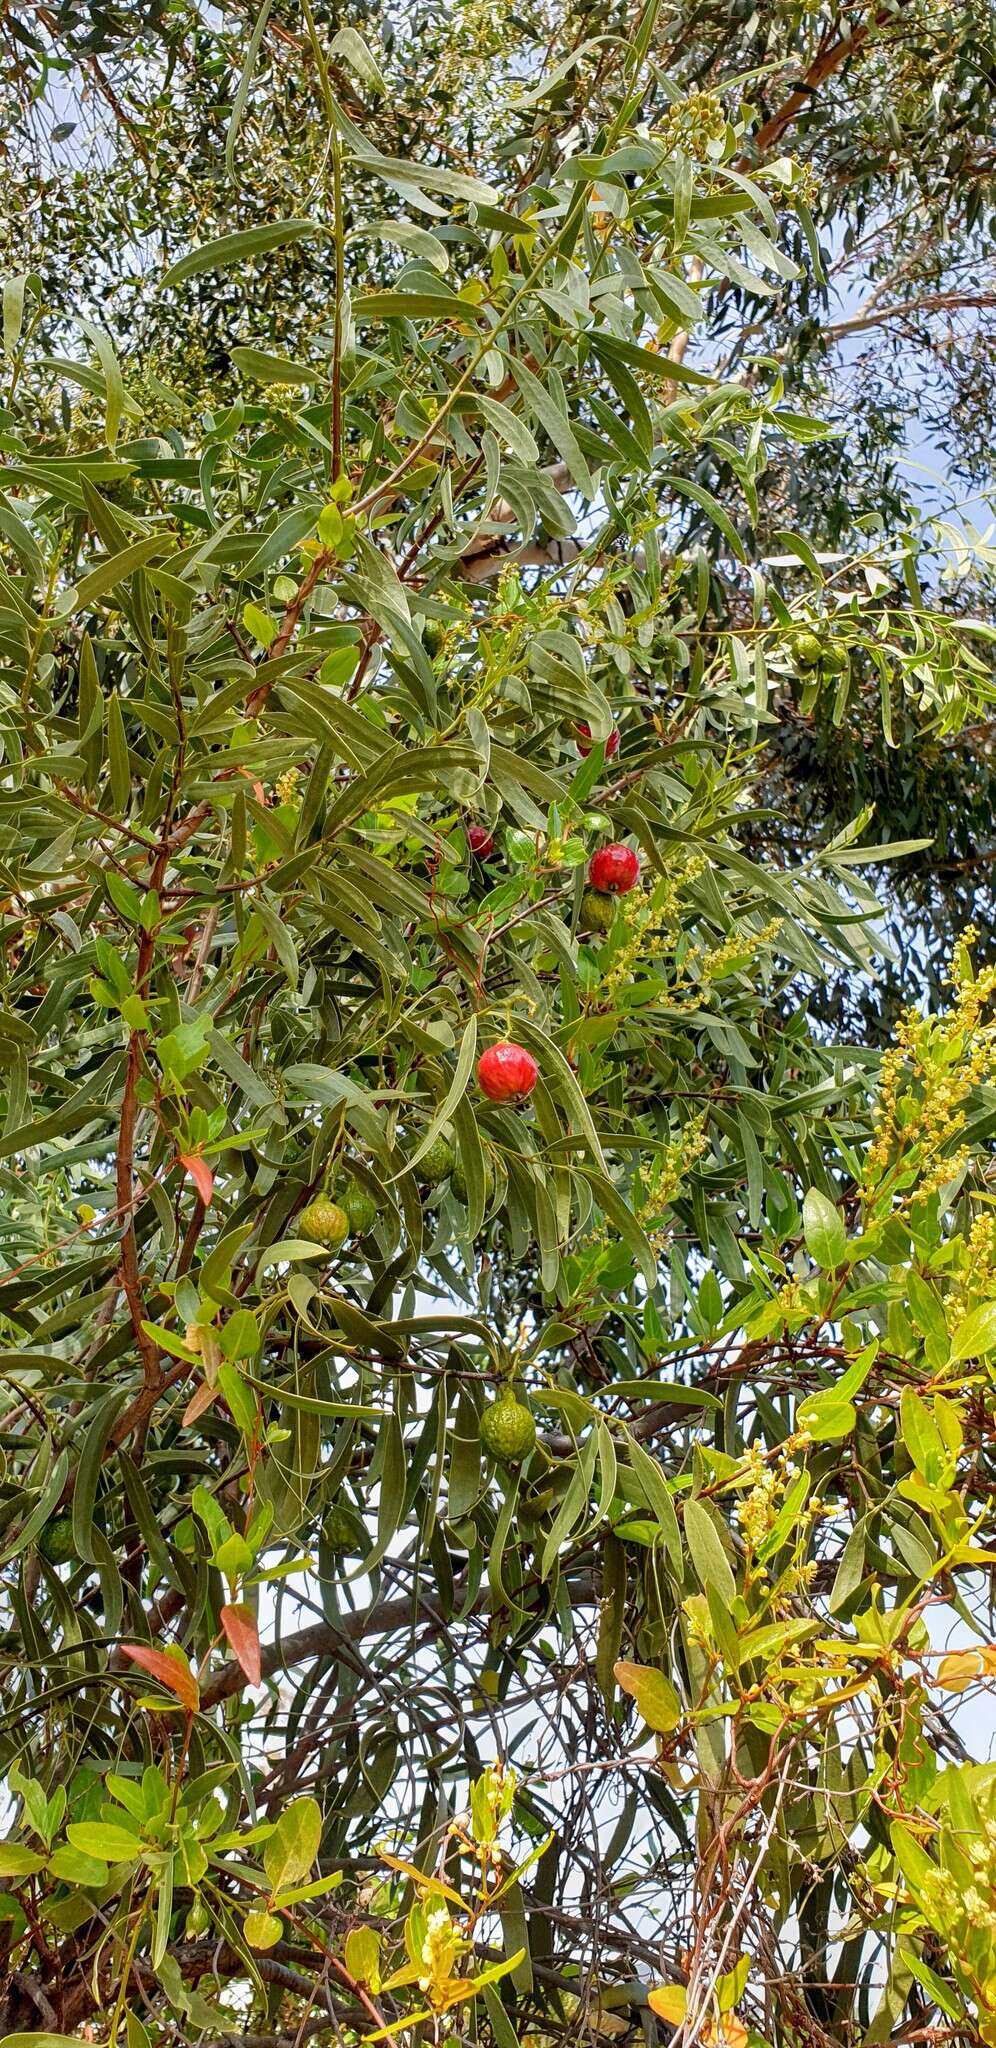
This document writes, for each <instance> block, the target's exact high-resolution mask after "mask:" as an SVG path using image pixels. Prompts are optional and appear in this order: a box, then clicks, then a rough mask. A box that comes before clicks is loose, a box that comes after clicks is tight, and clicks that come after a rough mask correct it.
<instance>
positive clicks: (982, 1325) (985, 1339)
mask: <svg viewBox="0 0 996 2048" xmlns="http://www.w3.org/2000/svg"><path fill="white" fill-rule="evenodd" d="M990 1351H996V1301H984V1302H983V1303H982V1304H981V1306H980V1307H979V1308H973V1309H972V1310H971V1311H970V1313H969V1314H968V1315H967V1316H966V1317H965V1318H964V1320H963V1321H962V1322H960V1323H959V1325H958V1328H957V1329H956V1331H955V1333H954V1336H953V1338H952V1340H951V1361H952V1364H960V1362H961V1360H962V1359H965V1358H985V1357H986V1356H987V1355H988V1353H989V1352H990Z"/></svg>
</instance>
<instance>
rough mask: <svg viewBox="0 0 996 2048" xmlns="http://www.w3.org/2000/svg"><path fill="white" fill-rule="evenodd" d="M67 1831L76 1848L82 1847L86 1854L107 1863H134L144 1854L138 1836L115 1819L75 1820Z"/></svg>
mask: <svg viewBox="0 0 996 2048" xmlns="http://www.w3.org/2000/svg"><path fill="white" fill-rule="evenodd" d="M66 1833H67V1835H68V1837H69V1840H70V1841H71V1843H72V1845H73V1848H74V1849H82V1851H83V1854H84V1856H96V1857H98V1858H99V1859H100V1860H101V1861H103V1862H105V1863H132V1862H134V1860H135V1858H136V1856H140V1855H141V1854H142V1844H141V1842H140V1841H139V1839H138V1836H137V1835H133V1834H131V1833H130V1832H129V1830H128V1829H127V1828H123V1827H120V1826H119V1825H118V1824H117V1823H116V1822H115V1821H104V1820H74V1821H70V1823H69V1826H68V1827H67V1829H66Z"/></svg>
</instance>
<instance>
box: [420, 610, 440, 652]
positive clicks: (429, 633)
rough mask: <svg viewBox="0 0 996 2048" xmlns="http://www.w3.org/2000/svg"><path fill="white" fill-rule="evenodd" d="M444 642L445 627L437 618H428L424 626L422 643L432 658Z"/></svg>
mask: <svg viewBox="0 0 996 2048" xmlns="http://www.w3.org/2000/svg"><path fill="white" fill-rule="evenodd" d="M442 644H443V629H442V626H441V625H440V624H439V623H438V620H436V619H427V620H426V622H425V625H424V626H423V628H422V645H423V647H424V648H425V651H426V653H427V654H428V655H429V656H430V658H432V659H434V658H435V656H436V655H437V654H438V653H439V650H440V648H441V647H442Z"/></svg>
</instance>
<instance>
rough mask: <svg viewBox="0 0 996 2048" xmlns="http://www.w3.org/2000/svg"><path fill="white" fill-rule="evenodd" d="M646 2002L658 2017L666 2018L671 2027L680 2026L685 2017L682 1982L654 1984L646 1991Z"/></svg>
mask: <svg viewBox="0 0 996 2048" xmlns="http://www.w3.org/2000/svg"><path fill="white" fill-rule="evenodd" d="M647 2004H648V2005H649V2007H650V2010H651V2012H655V2013H656V2014H657V2017H658V2019H662V2020H667V2021H668V2023H669V2025H670V2026H672V2027H680V2025H681V2022H682V2020H683V2019H684V2017H685V1987H684V1985H683V1984H655V1985H654V1986H653V1989H652V1990H650V1991H648V1992H647Z"/></svg>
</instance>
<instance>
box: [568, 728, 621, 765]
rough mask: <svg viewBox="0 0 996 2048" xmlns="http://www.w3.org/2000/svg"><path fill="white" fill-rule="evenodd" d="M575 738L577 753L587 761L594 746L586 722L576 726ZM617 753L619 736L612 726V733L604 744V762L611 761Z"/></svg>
mask: <svg viewBox="0 0 996 2048" xmlns="http://www.w3.org/2000/svg"><path fill="white" fill-rule="evenodd" d="M575 738H576V741H577V749H578V753H579V754H581V755H583V756H584V758H585V760H587V758H588V755H589V754H590V753H591V750H592V747H593V746H594V744H595V742H594V740H593V739H592V736H591V726H590V725H588V723H587V722H586V721H585V722H583V723H582V724H581V725H579V726H578V729H577V733H576V735H575ZM618 752H619V734H618V732H617V731H616V728H615V726H613V728H612V731H611V732H610V734H609V737H608V739H607V740H606V742H605V758H606V760H607V761H611V759H612V757H613V755H614V754H618Z"/></svg>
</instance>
